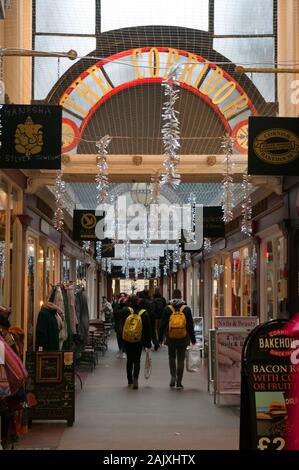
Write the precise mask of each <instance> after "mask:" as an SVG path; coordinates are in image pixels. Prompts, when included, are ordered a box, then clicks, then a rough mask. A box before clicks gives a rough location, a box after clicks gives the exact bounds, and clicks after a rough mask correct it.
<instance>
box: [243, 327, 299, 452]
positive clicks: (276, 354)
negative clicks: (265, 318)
mask: <svg viewBox="0 0 299 470" xmlns="http://www.w3.org/2000/svg"><path fill="white" fill-rule="evenodd" d="M298 356H299V341H297V340H294V338H292V337H291V336H290V335H289V333H288V330H287V322H286V321H284V320H272V321H270V322H267V323H265V324H264V325H261V326H260V327H258V328H256V330H254V332H253V333H252V335H251V336H250V337H249V339H248V342H247V345H246V351H245V356H244V359H245V360H246V362H245V363H244V364H243V368H244V374H242V381H244V384H243V386H242V396H241V429H240V435H241V440H240V446H241V448H248V447H250V448H251V449H258V450H283V449H286V448H287V447H286V441H287V436H291V435H292V433H293V430H292V426H293V423H292V420H291V417H292V412H293V408H294V405H296V404H298V385H299V384H298V375H299V374H298V371H299V360H298ZM247 378H248V379H247ZM242 401H243V405H242ZM245 408H247V409H249V412H248V413H247V417H246V422H247V424H245V418H244V416H245V414H244V415H243V413H242V409H243V410H245ZM244 413H245V411H244ZM249 433H250V434H251V436H249V437H248V434H249ZM298 438H299V436H298ZM244 443H247V447H245V445H244ZM248 443H249V444H248ZM242 446H243V447H242ZM297 449H299V447H297Z"/></svg>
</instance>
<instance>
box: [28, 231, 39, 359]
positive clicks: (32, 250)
mask: <svg viewBox="0 0 299 470" xmlns="http://www.w3.org/2000/svg"><path fill="white" fill-rule="evenodd" d="M36 245H37V244H36V240H35V239H34V238H33V237H30V236H29V237H28V238H27V273H26V297H27V321H26V323H27V350H29V351H32V350H33V341H34V338H33V335H34V317H35V300H36V295H35V292H36V291H35V278H36V254H37V246H36Z"/></svg>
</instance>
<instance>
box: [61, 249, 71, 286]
mask: <svg viewBox="0 0 299 470" xmlns="http://www.w3.org/2000/svg"><path fill="white" fill-rule="evenodd" d="M62 269H63V274H62V277H63V281H64V282H66V281H70V280H71V275H70V273H71V260H70V258H69V257H68V256H66V255H63V263H62Z"/></svg>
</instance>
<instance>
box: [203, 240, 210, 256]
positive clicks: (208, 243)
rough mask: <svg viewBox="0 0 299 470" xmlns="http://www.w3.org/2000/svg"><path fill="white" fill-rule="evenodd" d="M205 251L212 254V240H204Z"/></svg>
mask: <svg viewBox="0 0 299 470" xmlns="http://www.w3.org/2000/svg"><path fill="white" fill-rule="evenodd" d="M203 249H204V251H205V252H206V253H210V251H211V250H212V242H211V239H210V238H204V239H203Z"/></svg>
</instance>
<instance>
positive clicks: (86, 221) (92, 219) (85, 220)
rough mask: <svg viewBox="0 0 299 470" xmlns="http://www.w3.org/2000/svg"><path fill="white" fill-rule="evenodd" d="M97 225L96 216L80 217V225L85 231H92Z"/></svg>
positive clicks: (85, 215) (86, 215)
mask: <svg viewBox="0 0 299 470" xmlns="http://www.w3.org/2000/svg"><path fill="white" fill-rule="evenodd" d="M96 223H97V219H96V216H95V215H93V214H84V215H82V217H81V225H82V227H83V228H85V229H87V230H92V229H93V228H94V227H95V226H96Z"/></svg>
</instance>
